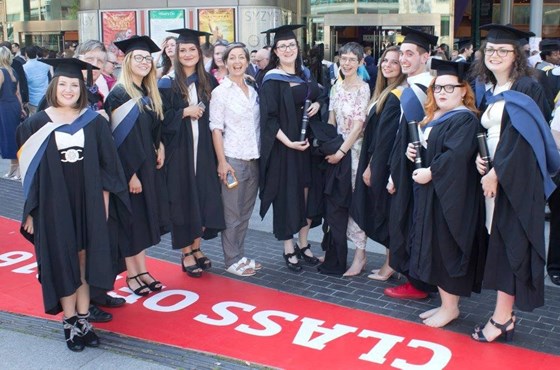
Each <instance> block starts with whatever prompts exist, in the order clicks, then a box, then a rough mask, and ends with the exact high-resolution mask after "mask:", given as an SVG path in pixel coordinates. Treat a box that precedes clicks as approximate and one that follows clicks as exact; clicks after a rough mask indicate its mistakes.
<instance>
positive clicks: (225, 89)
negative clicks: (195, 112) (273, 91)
mask: <svg viewBox="0 0 560 370" xmlns="http://www.w3.org/2000/svg"><path fill="white" fill-rule="evenodd" d="M247 87H248V88H249V96H248V97H247V96H246V95H245V93H244V92H243V90H241V88H240V87H239V86H237V84H235V83H233V82H232V81H231V80H230V79H229V78H227V77H226V78H224V80H223V81H222V83H221V84H220V85H219V86H218V87H216V88H215V89H214V90H213V91H212V100H211V103H210V130H212V131H213V130H214V129H218V130H221V131H222V133H223V137H224V154H225V155H226V157H230V158H235V159H241V160H245V161H249V160H252V159H257V158H259V156H260V155H259V153H260V110H259V101H258V95H257V92H256V91H255V89H254V88H253V87H251V86H248V85H247Z"/></svg>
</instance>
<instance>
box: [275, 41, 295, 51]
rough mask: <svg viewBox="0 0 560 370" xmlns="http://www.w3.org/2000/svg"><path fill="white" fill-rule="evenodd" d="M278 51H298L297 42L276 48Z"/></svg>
mask: <svg viewBox="0 0 560 370" xmlns="http://www.w3.org/2000/svg"><path fill="white" fill-rule="evenodd" d="M276 49H278V50H280V51H281V52H282V53H285V52H286V50H288V49H290V50H296V49H297V44H296V43H295V42H292V43H289V44H283V45H278V46H276Z"/></svg>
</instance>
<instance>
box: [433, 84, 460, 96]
mask: <svg viewBox="0 0 560 370" xmlns="http://www.w3.org/2000/svg"><path fill="white" fill-rule="evenodd" d="M456 87H463V85H434V92H435V93H438V92H441V90H443V91H445V92H446V93H448V94H451V93H453V91H455V88H456Z"/></svg>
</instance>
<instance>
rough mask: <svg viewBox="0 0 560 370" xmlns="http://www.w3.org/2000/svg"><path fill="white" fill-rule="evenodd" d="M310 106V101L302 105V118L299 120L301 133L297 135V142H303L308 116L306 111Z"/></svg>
mask: <svg viewBox="0 0 560 370" xmlns="http://www.w3.org/2000/svg"><path fill="white" fill-rule="evenodd" d="M310 105H311V100H306V101H305V104H304V105H303V118H302V119H301V133H300V135H299V141H304V140H305V135H306V134H307V124H308V123H309V116H308V115H307V110H308V109H309V106H310Z"/></svg>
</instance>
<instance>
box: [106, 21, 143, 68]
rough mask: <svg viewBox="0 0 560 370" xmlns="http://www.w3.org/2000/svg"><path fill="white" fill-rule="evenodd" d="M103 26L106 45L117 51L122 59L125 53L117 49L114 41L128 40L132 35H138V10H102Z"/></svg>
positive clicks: (109, 49)
mask: <svg viewBox="0 0 560 370" xmlns="http://www.w3.org/2000/svg"><path fill="white" fill-rule="evenodd" d="M101 28H102V34H103V43H104V44H105V47H106V48H107V50H108V51H110V52H113V53H115V54H116V55H117V57H118V58H119V60H120V59H122V58H123V57H124V54H123V53H122V51H120V50H119V49H117V47H116V46H115V44H113V42H115V41H121V40H126V39H129V38H130V37H131V36H132V35H136V12H135V11H122V12H102V13H101Z"/></svg>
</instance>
